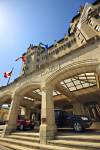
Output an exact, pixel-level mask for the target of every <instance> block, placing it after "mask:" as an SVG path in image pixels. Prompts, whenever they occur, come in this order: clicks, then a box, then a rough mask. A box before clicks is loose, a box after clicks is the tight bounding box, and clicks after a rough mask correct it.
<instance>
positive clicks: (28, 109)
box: [25, 107, 31, 119]
mask: <svg viewBox="0 0 100 150" xmlns="http://www.w3.org/2000/svg"><path fill="white" fill-rule="evenodd" d="M30 115H31V109H30V108H27V107H26V110H25V117H26V118H27V119H30Z"/></svg>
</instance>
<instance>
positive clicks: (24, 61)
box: [15, 53, 26, 64]
mask: <svg viewBox="0 0 100 150" xmlns="http://www.w3.org/2000/svg"><path fill="white" fill-rule="evenodd" d="M19 59H21V60H22V62H23V63H24V64H25V63H26V53H24V54H23V55H22V56H21V57H18V58H17V59H16V60H15V61H18V60H19Z"/></svg>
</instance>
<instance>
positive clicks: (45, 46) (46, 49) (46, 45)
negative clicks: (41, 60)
mask: <svg viewBox="0 0 100 150" xmlns="http://www.w3.org/2000/svg"><path fill="white" fill-rule="evenodd" d="M41 45H42V46H44V48H45V52H46V54H48V48H49V46H48V44H43V43H42V42H40V43H39V46H41Z"/></svg>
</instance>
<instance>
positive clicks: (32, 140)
mask: <svg viewBox="0 0 100 150" xmlns="http://www.w3.org/2000/svg"><path fill="white" fill-rule="evenodd" d="M7 138H10V139H18V140H22V141H30V142H37V143H39V142H40V140H39V137H31V136H23V135H20V136H19V135H9V136H7Z"/></svg>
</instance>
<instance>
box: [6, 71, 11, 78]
mask: <svg viewBox="0 0 100 150" xmlns="http://www.w3.org/2000/svg"><path fill="white" fill-rule="evenodd" d="M11 74H12V71H11V72H5V73H4V78H9V77H10V76H11Z"/></svg>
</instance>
